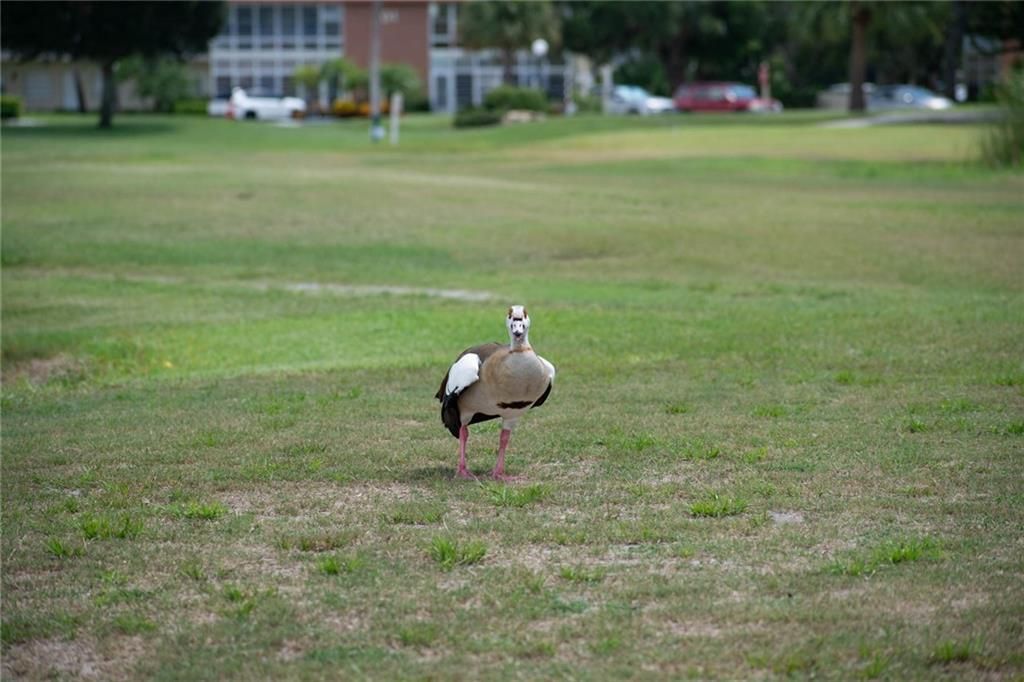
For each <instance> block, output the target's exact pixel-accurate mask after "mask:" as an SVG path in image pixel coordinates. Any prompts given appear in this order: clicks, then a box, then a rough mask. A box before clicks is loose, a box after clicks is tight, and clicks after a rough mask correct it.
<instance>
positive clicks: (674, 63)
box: [562, 0, 781, 89]
mask: <svg viewBox="0 0 1024 682" xmlns="http://www.w3.org/2000/svg"><path fill="white" fill-rule="evenodd" d="M772 5H773V3H756V2H755V3H726V2H610V1H607V0H595V1H590V2H566V3H564V4H563V6H562V8H563V12H564V14H565V20H564V24H563V35H564V40H565V46H566V47H567V48H568V49H570V50H572V51H574V52H580V53H583V54H587V55H589V56H590V57H591V58H593V59H594V60H595V61H596V62H598V63H609V62H611V61H612V60H613V58H614V57H616V56H618V55H622V54H627V53H628V54H631V55H635V56H633V57H632V58H631V59H629V60H628V61H627V62H626V63H630V62H638V63H641V64H642V63H644V61H645V60H647V59H649V58H650V57H653V58H656V59H657V60H658V61H659V62H660V63H661V64H662V67H663V70H664V77H665V79H666V80H667V81H668V86H669V89H674V88H675V87H677V86H678V85H679V84H681V83H683V82H685V81H687V80H692V79H694V78H729V79H735V78H742V79H747V80H749V79H752V78H753V77H754V76H755V74H756V70H757V64H758V63H759V62H760V61H761V60H762V59H764V57H765V55H766V53H767V51H768V50H769V49H770V47H771V45H772V44H773V42H775V41H776V39H777V38H776V37H775V36H776V34H780V29H779V27H778V26H777V25H776V24H777V22H776V21H775V20H774V18H775V16H776V14H775V11H774V9H773V7H772ZM779 38H781V35H780V36H779ZM629 68H631V69H632V68H634V66H633V65H631V66H630V67H629Z"/></svg>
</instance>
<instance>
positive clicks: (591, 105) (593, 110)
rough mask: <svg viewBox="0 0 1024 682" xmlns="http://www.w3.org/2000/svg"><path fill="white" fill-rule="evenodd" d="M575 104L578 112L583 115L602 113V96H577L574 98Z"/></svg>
mask: <svg viewBox="0 0 1024 682" xmlns="http://www.w3.org/2000/svg"><path fill="white" fill-rule="evenodd" d="M573 102H575V103H576V111H578V112H579V113H581V114H599V113H601V96H600V95H576V96H575V97H573Z"/></svg>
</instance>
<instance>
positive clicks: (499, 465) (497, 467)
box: [491, 429, 515, 481]
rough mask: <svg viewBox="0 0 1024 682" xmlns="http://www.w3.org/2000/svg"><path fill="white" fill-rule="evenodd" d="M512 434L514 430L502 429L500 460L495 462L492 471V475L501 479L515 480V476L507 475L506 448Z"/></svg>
mask: <svg viewBox="0 0 1024 682" xmlns="http://www.w3.org/2000/svg"><path fill="white" fill-rule="evenodd" d="M511 436H512V432H511V431H510V430H508V429H502V430H501V437H500V438H499V439H498V461H497V462H495V463H494V471H492V472H491V476H493V477H494V478H496V479H498V480H499V481H512V480H515V476H507V475H506V474H505V448H507V447H508V439H509V438H510V437H511Z"/></svg>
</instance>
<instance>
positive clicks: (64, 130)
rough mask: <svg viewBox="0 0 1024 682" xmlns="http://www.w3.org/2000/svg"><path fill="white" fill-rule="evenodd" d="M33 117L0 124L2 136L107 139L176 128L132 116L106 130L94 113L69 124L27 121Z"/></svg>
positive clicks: (120, 120) (136, 135) (171, 131)
mask: <svg viewBox="0 0 1024 682" xmlns="http://www.w3.org/2000/svg"><path fill="white" fill-rule="evenodd" d="M32 120H33V119H32V117H31V116H28V117H25V122H22V123H21V124H10V123H8V124H5V125H4V126H3V134H4V137H11V138H31V139H47V138H52V139H59V140H68V139H72V138H76V139H80V140H110V139H124V138H132V137H144V136H147V135H166V134H168V133H173V132H175V131H176V130H177V129H178V127H177V126H175V125H174V124H173V123H171V122H168V121H152V120H140V119H135V118H133V117H131V116H122V117H115V118H114V123H113V126H112V127H110V128H106V129H103V128H100V127H99V125H98V119H97V118H96V117H95V116H90V117H88V118H86V117H83V118H81V119H76V120H75V121H74V122H72V123H67V122H64V121H61V122H60V123H50V122H48V121H46V120H37V122H36V123H34V124H28V123H26V122H27V121H32Z"/></svg>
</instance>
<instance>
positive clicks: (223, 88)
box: [216, 76, 231, 97]
mask: <svg viewBox="0 0 1024 682" xmlns="http://www.w3.org/2000/svg"><path fill="white" fill-rule="evenodd" d="M216 88H217V97H230V96H231V76H217V81H216Z"/></svg>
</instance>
